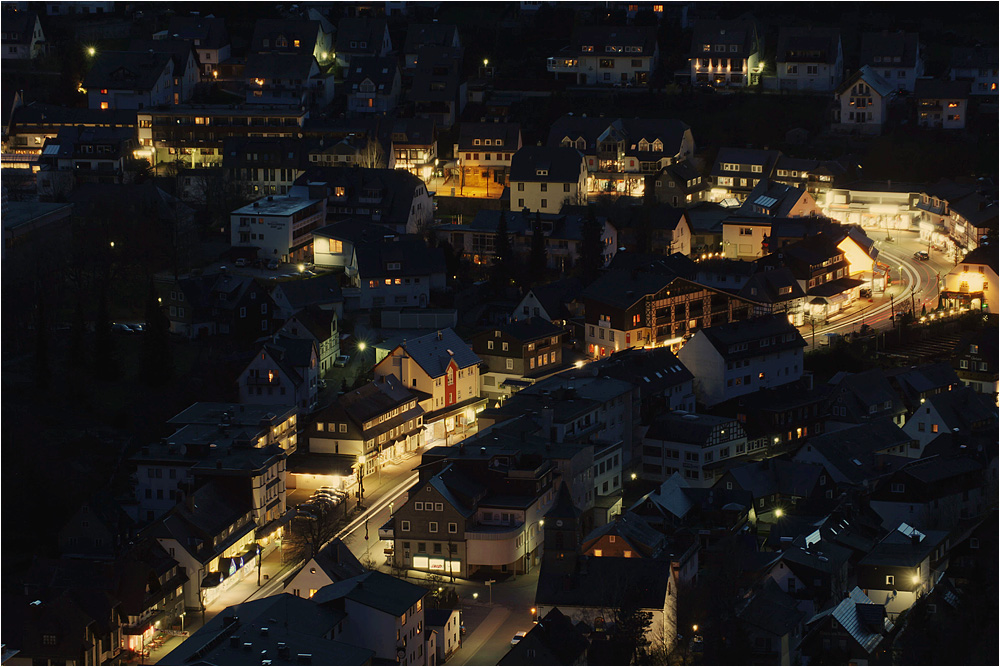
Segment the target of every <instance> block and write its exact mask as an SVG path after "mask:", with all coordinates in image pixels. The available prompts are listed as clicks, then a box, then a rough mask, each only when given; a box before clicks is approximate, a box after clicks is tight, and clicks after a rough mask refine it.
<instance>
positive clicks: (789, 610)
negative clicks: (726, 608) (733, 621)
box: [737, 579, 807, 665]
mask: <svg viewBox="0 0 1000 667" xmlns="http://www.w3.org/2000/svg"><path fill="white" fill-rule="evenodd" d="M806 618H807V616H806V615H805V614H804V613H803V612H802V611H801V610H799V609H798V608H797V607H796V604H795V599H794V598H792V597H791V596H790V595H788V594H787V593H785V592H784V591H783V590H781V588H779V586H778V585H777V584H776V583H774V581H773V580H771V579H766V580H765V581H764V584H763V585H762V586H761V587H760V589H759V590H758V591H756V592H755V593H754V594H753V596H752V597H751V598H750V599H749V600H748V601H747V602H746V604H745V606H743V608H742V609H740V610H739V612H737V619H738V622H739V625H740V627H741V629H742V630H743V633H744V634H745V635H746V638H747V640H748V641H749V642H750V644H751V648H750V650H751V652H752V655H753V657H754V659H755V660H757V661H760V663H759V664H779V665H794V664H798V660H797V656H798V655H799V646H798V644H799V641H800V640H801V638H802V632H803V626H804V622H805V619H806Z"/></svg>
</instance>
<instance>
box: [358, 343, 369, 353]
mask: <svg viewBox="0 0 1000 667" xmlns="http://www.w3.org/2000/svg"><path fill="white" fill-rule="evenodd" d="M365 347H367V346H366V345H365V341H361V342H359V343H358V350H360V351H361V352H364V351H365Z"/></svg>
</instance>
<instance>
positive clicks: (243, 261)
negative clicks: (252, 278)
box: [236, 257, 250, 267]
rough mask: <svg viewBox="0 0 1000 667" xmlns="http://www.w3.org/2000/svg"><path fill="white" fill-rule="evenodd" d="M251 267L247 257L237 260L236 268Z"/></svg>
mask: <svg viewBox="0 0 1000 667" xmlns="http://www.w3.org/2000/svg"><path fill="white" fill-rule="evenodd" d="M249 265H250V262H249V261H247V258H246V257H240V258H238V259H237V260H236V266H239V267H244V266H249Z"/></svg>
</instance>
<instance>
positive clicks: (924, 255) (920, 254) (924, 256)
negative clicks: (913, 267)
mask: <svg viewBox="0 0 1000 667" xmlns="http://www.w3.org/2000/svg"><path fill="white" fill-rule="evenodd" d="M930 258H931V256H930V254H928V252H927V251H926V250H918V251H916V252H915V253H913V259H920V260H924V261H926V260H928V259H930Z"/></svg>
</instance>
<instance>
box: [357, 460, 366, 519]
mask: <svg viewBox="0 0 1000 667" xmlns="http://www.w3.org/2000/svg"><path fill="white" fill-rule="evenodd" d="M364 498H365V455H364V454H362V455H361V456H359V457H358V509H360V508H361V501H362V500H364Z"/></svg>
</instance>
